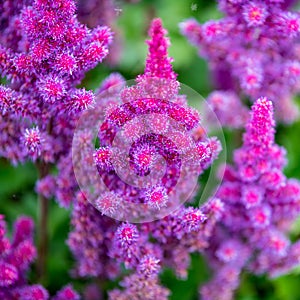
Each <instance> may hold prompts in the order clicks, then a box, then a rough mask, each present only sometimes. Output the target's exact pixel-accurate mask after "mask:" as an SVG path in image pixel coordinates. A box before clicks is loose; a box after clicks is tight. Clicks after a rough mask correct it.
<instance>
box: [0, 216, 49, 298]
mask: <svg viewBox="0 0 300 300" xmlns="http://www.w3.org/2000/svg"><path fill="white" fill-rule="evenodd" d="M33 227H34V224H33V221H32V220H31V219H30V218H28V217H19V219H18V220H17V221H16V222H15V224H14V233H13V238H12V240H11V241H10V240H9V239H8V238H7V236H6V223H5V220H4V216H3V215H0V296H1V299H20V300H21V299H41V300H42V299H48V292H47V291H46V290H45V289H44V288H43V287H42V286H40V285H28V284H27V280H26V279H27V278H26V273H27V271H28V269H29V267H30V264H31V263H32V262H33V261H34V259H35V257H36V249H35V246H34V244H33V229H34V228H33ZM34 295H39V298H38V297H35V296H34Z"/></svg>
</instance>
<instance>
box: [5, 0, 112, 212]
mask: <svg viewBox="0 0 300 300" xmlns="http://www.w3.org/2000/svg"><path fill="white" fill-rule="evenodd" d="M75 9H76V6H75V3H74V1H72V0H59V1H29V0H28V1H4V2H2V3H1V4H0V12H1V27H0V41H1V47H0V70H1V75H2V77H4V76H5V77H6V78H7V79H8V81H9V84H8V85H7V86H0V108H1V116H0V118H1V122H0V124H1V125H0V127H1V136H0V140H1V146H0V155H1V156H4V157H6V158H8V159H9V160H10V161H11V162H12V163H14V164H17V163H18V162H23V161H25V160H27V159H32V160H33V161H37V160H38V161H39V164H41V163H42V164H51V163H58V165H59V169H60V170H63V169H64V166H65V165H67V166H68V165H71V164H70V160H69V159H70V155H69V154H68V153H69V151H70V144H71V138H72V131H73V127H74V122H75V121H76V119H77V117H78V115H79V113H80V112H81V111H82V110H85V109H86V108H89V107H91V106H92V105H93V103H94V95H93V93H92V92H90V91H87V90H85V89H84V88H81V89H78V88H76V85H78V84H79V83H80V82H81V80H82V79H83V77H84V75H85V73H86V72H87V71H88V70H90V69H92V68H94V67H95V66H96V65H97V63H99V62H101V61H102V60H103V58H104V57H105V56H106V55H107V53H108V48H107V47H108V45H109V44H110V42H111V40H112V33H111V32H110V29H109V28H108V27H105V26H96V27H95V28H94V29H92V30H91V29H88V28H87V27H86V26H85V25H83V24H81V23H79V22H78V20H77V18H76V15H75ZM8 33H9V34H8ZM65 173H67V171H66V172H65ZM69 174H71V172H69ZM69 174H68V175H69ZM63 180H64V181H65V182H64V184H62V183H61V181H63ZM50 181H51V180H50V178H49V180H48V183H47V182H46V181H44V182H43V186H44V187H43V188H44V189H48V191H47V193H46V194H48V195H49V196H50V195H52V193H53V192H54V191H56V196H57V198H58V201H60V202H61V204H62V205H63V206H67V205H68V204H69V203H70V201H71V200H70V199H71V197H69V198H67V197H66V196H64V195H65V194H67V193H68V192H69V191H70V190H71V189H72V187H73V186H75V181H74V180H73V181H72V176H64V174H59V175H58V179H57V187H58V189H54V188H53V187H54V185H53V183H52V182H51V183H50ZM38 185H39V186H40V187H41V184H38ZM46 185H48V186H46ZM62 186H63V187H62ZM40 187H39V188H37V191H39V189H40ZM50 187H52V191H50Z"/></svg>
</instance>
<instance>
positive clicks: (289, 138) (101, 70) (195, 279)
mask: <svg viewBox="0 0 300 300" xmlns="http://www.w3.org/2000/svg"><path fill="white" fill-rule="evenodd" d="M117 8H119V9H120V16H119V18H118V19H117V21H116V27H117V28H118V30H119V31H120V32H121V36H122V37H123V41H122V43H123V51H122V56H121V58H120V61H119V63H118V64H117V65H115V66H109V65H108V64H101V65H100V66H98V67H96V68H95V69H94V70H92V71H91V72H90V73H88V74H87V76H86V78H85V80H84V82H83V85H84V86H85V87H87V88H89V89H96V88H97V87H98V86H99V83H100V82H101V80H103V79H104V78H105V77H106V76H107V75H109V74H110V73H111V72H112V71H117V72H120V73H121V74H122V75H123V76H124V77H125V78H126V79H127V80H130V79H133V78H135V77H136V75H137V74H140V73H142V71H143V68H144V61H145V57H146V52H147V46H146V44H145V42H144V41H145V39H146V38H147V30H148V26H149V23H150V21H151V19H152V18H153V17H160V18H162V20H163V23H164V26H165V27H166V28H167V30H168V31H169V36H170V39H171V43H172V45H171V47H170V51H169V52H170V56H172V57H173V58H174V63H173V66H174V69H175V71H176V72H177V73H178V79H179V81H180V82H182V83H184V84H186V85H188V86H189V87H191V88H193V89H194V90H196V91H197V92H198V93H200V94H201V95H202V96H204V97H205V96H206V95H207V94H208V93H209V92H210V91H212V89H213V87H212V85H211V80H210V75H209V73H208V68H207V63H206V62H205V61H204V60H203V59H200V58H199V57H198V55H197V50H196V49H195V48H193V47H192V46H191V45H189V44H188V42H187V41H186V39H185V38H184V37H182V36H181V35H180V33H179V29H178V23H179V22H181V21H183V20H184V19H186V18H190V17H195V18H196V19H198V20H199V21H200V22H204V21H207V20H209V19H213V18H219V17H220V16H221V14H220V13H219V12H218V11H217V5H216V3H215V2H214V1H208V0H202V1H185V0H180V1H178V0H177V1H174V0H161V1H159V0H144V1H140V2H138V3H124V2H119V3H117ZM298 102H299V101H298ZM234 136H235V133H234V132H231V131H230V130H226V131H225V138H226V142H227V151H228V154H227V155H228V161H230V160H231V155H232V149H233V148H235V147H237V146H239V145H238V142H237V141H236V138H234ZM299 136H300V122H296V123H294V124H293V125H290V126H283V125H280V126H278V130H277V142H278V143H279V144H280V145H283V146H284V147H286V149H287V151H288V159H289V164H288V166H287V167H286V169H285V173H286V175H287V176H289V177H296V178H299V179H300V158H299V155H300V143H299ZM229 145H230V146H229ZM36 179H37V172H36V170H35V167H34V166H33V164H31V163H27V164H25V165H22V166H18V167H13V166H11V165H10V163H9V162H7V161H5V160H4V159H0V199H1V204H0V213H1V214H5V215H6V220H7V221H8V223H9V230H10V231H11V227H12V223H13V221H14V220H15V219H16V217H18V216H19V215H22V214H26V215H30V216H32V217H33V218H34V219H35V220H36V216H37V211H38V207H37V196H36V194H35V193H34V183H35V180H36ZM69 219H70V211H69V210H65V209H62V208H60V207H59V206H58V205H57V204H56V203H55V202H54V201H51V205H50V217H49V234H50V250H49V253H50V256H49V259H48V275H47V278H46V281H45V286H46V287H47V288H48V289H49V290H50V292H51V293H53V292H55V291H56V290H58V289H59V288H60V287H61V286H63V285H65V284H67V283H68V282H70V281H72V282H73V283H74V286H75V288H77V289H78V290H81V289H82V287H83V285H84V284H85V282H89V280H86V281H82V280H73V279H71V278H70V275H69V270H70V269H71V268H72V266H73V263H74V262H73V259H72V256H71V254H70V252H69V250H68V247H67V246H66V244H65V240H66V239H67V236H68V232H69V229H70V224H69ZM299 233H300V226H299V225H298V226H297V224H296V225H295V228H294V230H293V232H292V239H296V238H297V237H299V236H300V234H299ZM209 276H210V272H209V269H208V268H207V266H206V263H205V261H204V260H203V258H202V257H201V256H200V255H193V257H192V265H191V267H190V270H189V276H188V279H187V280H186V281H181V280H178V279H176V278H175V276H174V274H173V273H172V271H171V270H166V271H165V272H164V273H163V274H162V276H161V279H162V282H163V283H164V284H165V285H166V286H167V287H168V288H170V289H171V291H172V296H171V298H170V299H172V300H194V299H198V287H199V285H200V284H201V283H203V282H205V281H207V280H208V279H209ZM30 279H31V280H32V281H34V280H35V275H34V272H32V274H30ZM111 285H113V284H112V283H108V285H107V286H111ZM299 286H300V275H299V270H294V271H293V272H292V273H291V274H289V275H286V276H282V277H280V278H276V279H272V280H269V279H267V278H265V277H253V276H251V275H249V274H244V275H243V277H242V283H241V287H240V289H239V290H238V292H237V299H243V300H252V299H253V300H254V299H272V300H295V299H300V288H299ZM216 288H217V287H216ZM157 300H159V299H157Z"/></svg>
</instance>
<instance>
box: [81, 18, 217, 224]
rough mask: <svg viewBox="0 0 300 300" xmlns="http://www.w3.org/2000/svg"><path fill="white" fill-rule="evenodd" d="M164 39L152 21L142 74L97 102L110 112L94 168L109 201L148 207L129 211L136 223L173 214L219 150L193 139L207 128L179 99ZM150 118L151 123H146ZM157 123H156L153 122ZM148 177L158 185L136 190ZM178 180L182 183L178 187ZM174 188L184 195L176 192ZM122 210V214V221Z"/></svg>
mask: <svg viewBox="0 0 300 300" xmlns="http://www.w3.org/2000/svg"><path fill="white" fill-rule="evenodd" d="M165 34H166V30H165V29H164V28H163V27H162V24H161V21H160V20H159V19H155V20H153V22H152V24H151V27H150V30H149V35H150V37H151V39H150V40H149V41H147V44H148V45H149V54H148V57H147V61H146V66H145V72H144V74H142V75H139V76H138V77H137V79H136V84H135V85H133V86H130V87H124V88H121V90H120V91H117V93H119V94H116V96H115V97H112V96H111V94H110V93H111V92H109V91H105V90H103V87H102V88H100V91H101V92H99V101H98V102H97V107H98V109H99V108H100V109H101V108H102V109H103V110H104V111H105V110H106V113H105V114H106V116H105V120H104V122H103V124H101V126H100V130H99V135H98V136H99V142H100V147H99V148H98V149H96V151H95V152H94V155H93V159H94V161H95V165H96V166H97V169H98V172H99V175H100V176H101V178H102V179H103V181H104V182H105V185H107V186H109V187H111V188H110V191H111V198H116V197H117V198H120V199H121V198H123V199H124V198H125V201H127V202H131V203H142V204H145V205H144V206H142V208H141V209H140V210H139V208H136V207H137V206H131V207H132V210H130V209H128V213H129V214H132V213H133V211H135V212H136V213H137V216H136V217H137V219H138V218H139V217H148V215H149V214H150V215H151V213H152V212H153V211H161V212H162V213H163V212H164V211H166V210H170V211H172V210H174V209H175V208H176V204H178V203H179V204H180V199H181V198H183V196H182V195H185V194H189V193H190V191H191V189H192V186H191V184H192V183H193V181H192V180H190V179H191V176H194V177H195V175H196V177H197V176H198V175H200V174H201V173H202V172H203V170H204V169H206V168H207V167H208V166H209V165H210V164H211V163H212V161H213V160H214V159H215V158H216V157H217V155H218V153H219V151H220V149H221V146H220V143H219V141H218V140H217V139H215V138H208V137H207V136H206V135H205V134H204V135H203V136H200V137H197V136H196V134H194V132H196V131H197V129H198V128H201V129H203V128H202V127H201V124H200V119H199V115H198V113H197V112H196V111H195V110H193V109H192V108H190V107H188V105H187V101H186V99H185V98H184V96H183V95H179V82H178V81H177V80H176V77H177V74H175V73H174V72H173V70H172V65H171V61H172V59H171V58H169V57H168V52H167V48H168V46H169V40H168V39H167V38H166V37H165ZM118 96H119V98H118ZM118 99H119V100H118ZM148 115H150V116H151V117H152V118H151V117H150V118H149V119H148ZM154 118H155V119H156V121H157V122H153V119H154ZM136 120H137V121H136ZM123 128H124V131H122V135H121V134H119V132H121V130H122V129H123ZM182 128H183V130H182ZM120 136H121V137H120ZM118 138H119V139H121V141H122V142H121V143H120V142H119V143H120V144H119V145H122V147H119V148H118V151H116V150H115V148H116V146H113V141H114V139H116V140H117V139H118ZM127 152H129V155H128V153H127ZM127 156H128V158H127ZM157 156H162V157H163V159H164V161H165V163H166V171H165V174H162V175H163V176H161V180H159V181H158V180H157V178H159V177H160V176H159V175H158V174H160V173H161V170H162V169H163V165H162V164H161V162H160V160H159V158H158V157H157ZM128 160H129V163H128V164H127V165H126V161H128ZM79 164H80V165H82V163H79ZM114 165H116V166H114ZM117 168H119V169H120V170H121V169H122V170H123V172H125V173H124V174H126V177H127V182H128V179H129V178H130V179H131V180H132V181H133V182H134V184H133V185H129V184H127V182H123V181H122V180H121V179H120V177H119V176H118V174H117V171H116V169H117ZM126 171H127V173H126ZM132 172H133V175H132ZM147 175H149V178H150V179H153V181H155V180H156V183H155V184H152V185H150V187H143V188H138V187H140V186H141V181H142V180H144V179H145V178H146V176H147ZM146 179H147V180H149V179H148V178H146ZM180 179H181V182H182V184H181V185H180V188H178V187H177V186H176V185H177V184H178V182H179V181H180ZM176 189H177V190H179V189H180V192H179V193H176V191H175V190H176ZM105 199H107V197H106V195H105ZM97 201H98V204H99V203H100V202H101V201H100V200H97ZM102 202H103V201H102ZM123 202H124V201H123ZM105 203H107V201H106V200H105ZM128 205H129V203H128ZM124 206H126V205H124ZM146 206H147V208H148V209H146V208H145V207H146ZM177 206H178V205H177ZM122 211H124V210H118V215H119V218H122V216H121V213H122ZM123 219H126V217H123Z"/></svg>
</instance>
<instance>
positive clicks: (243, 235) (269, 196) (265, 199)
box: [201, 98, 300, 299]
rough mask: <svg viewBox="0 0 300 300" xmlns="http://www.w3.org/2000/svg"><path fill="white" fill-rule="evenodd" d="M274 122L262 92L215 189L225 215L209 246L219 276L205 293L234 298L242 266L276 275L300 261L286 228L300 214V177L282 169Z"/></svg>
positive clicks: (209, 297) (202, 291)
mask: <svg viewBox="0 0 300 300" xmlns="http://www.w3.org/2000/svg"><path fill="white" fill-rule="evenodd" d="M274 126H275V123H274V118H273V105H272V102H271V101H269V100H267V99H266V98H259V99H258V100H257V101H256V102H255V103H254V104H253V106H252V112H251V114H250V119H249V121H248V123H247V126H246V132H245V133H244V136H243V141H244V142H243V146H242V147H241V148H240V149H237V150H235V152H234V166H227V167H226V170H225V177H224V179H225V180H224V182H223V183H222V185H221V187H220V189H219V191H218V192H217V196H218V197H219V198H220V199H221V200H222V202H223V203H224V215H223V218H222V220H221V221H220V222H219V224H218V226H217V227H216V234H215V235H213V236H212V238H211V240H210V247H209V248H208V249H207V254H208V256H209V257H210V259H211V264H212V266H213V267H214V271H215V276H214V278H213V279H212V281H211V282H210V283H208V284H207V285H205V286H204V287H203V288H202V289H201V294H202V297H203V299H233V294H234V290H235V289H236V288H237V287H238V285H239V275H240V273H241V272H242V271H243V269H248V270H249V269H250V270H251V271H252V272H253V273H255V274H262V273H267V274H269V275H271V276H274V275H276V274H282V273H283V272H287V271H288V270H290V269H291V268H292V267H294V266H296V265H297V264H299V256H297V255H299V252H297V251H299V246H298V244H297V243H296V244H292V243H291V242H290V241H289V238H288V235H287V231H288V229H289V225H292V222H293V221H294V220H295V219H296V218H297V217H298V216H299V212H300V200H299V199H300V182H299V181H297V180H295V179H287V178H286V177H285V176H284V174H283V172H282V169H283V167H284V165H285V161H286V159H285V154H286V153H285V151H284V150H283V149H282V148H280V147H279V146H278V145H276V144H275V142H274V134H275V130H274ZM281 224H285V226H282V225H281ZM296 253H298V254H296ZM216 285H218V286H221V287H222V288H221V289H215V286H216Z"/></svg>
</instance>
